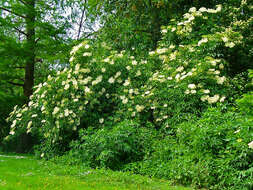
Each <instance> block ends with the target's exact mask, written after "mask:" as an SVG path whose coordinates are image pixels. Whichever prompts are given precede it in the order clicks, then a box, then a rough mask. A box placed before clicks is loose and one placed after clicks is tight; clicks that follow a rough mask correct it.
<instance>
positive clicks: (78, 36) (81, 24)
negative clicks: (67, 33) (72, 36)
mask: <svg viewBox="0 0 253 190" xmlns="http://www.w3.org/2000/svg"><path fill="white" fill-rule="evenodd" d="M84 13H85V7H84V8H83V11H82V16H81V20H80V23H79V29H78V34H77V39H79V38H80V34H81V29H82V26H83V17H84Z"/></svg>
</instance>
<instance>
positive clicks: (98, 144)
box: [70, 120, 154, 169]
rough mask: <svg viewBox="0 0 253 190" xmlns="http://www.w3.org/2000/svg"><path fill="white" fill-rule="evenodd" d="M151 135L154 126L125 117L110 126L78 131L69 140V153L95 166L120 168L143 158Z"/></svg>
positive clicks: (151, 137)
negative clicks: (75, 139) (70, 142)
mask: <svg viewBox="0 0 253 190" xmlns="http://www.w3.org/2000/svg"><path fill="white" fill-rule="evenodd" d="M153 137H154V130H152V129H147V128H144V127H141V126H139V124H138V123H137V122H134V121H129V120H126V121H123V122H121V123H118V124H117V125H116V126H112V127H110V126H108V127H104V128H103V129H98V130H94V129H87V130H82V131H80V140H77V141H74V142H73V143H72V150H71V152H70V154H71V155H72V156H73V157H75V158H77V157H78V158H79V159H80V160H81V161H82V162H84V163H87V164H88V165H89V166H91V167H94V168H95V167H106V168H111V169H119V168H121V167H122V166H123V165H124V164H126V163H130V162H136V161H139V160H142V159H143V157H144V155H145V151H146V150H147V149H148V148H149V147H150V144H151V141H152V139H153Z"/></svg>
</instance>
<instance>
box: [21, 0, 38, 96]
mask: <svg viewBox="0 0 253 190" xmlns="http://www.w3.org/2000/svg"><path fill="white" fill-rule="evenodd" d="M27 4H28V5H27V8H28V11H27V14H26V20H25V21H26V31H27V37H26V40H27V60H26V65H25V82H24V95H25V96H26V97H27V98H29V97H30V96H31V95H32V93H33V86H34V66H35V46H36V43H35V0H27Z"/></svg>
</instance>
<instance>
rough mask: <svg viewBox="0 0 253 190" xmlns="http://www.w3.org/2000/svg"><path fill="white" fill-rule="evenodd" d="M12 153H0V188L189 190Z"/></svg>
mask: <svg viewBox="0 0 253 190" xmlns="http://www.w3.org/2000/svg"><path fill="white" fill-rule="evenodd" d="M0 155H2V154H0ZM8 156H10V155H8ZM13 156H15V155H11V157H5V156H4V157H3V156H0V189H1V190H33V189H38V190H96V189H97V190H128V189H129V190H137V189H147V190H190V188H184V187H172V186H171V184H170V183H169V182H168V181H164V180H158V179H150V178H148V177H143V176H140V175H132V174H129V173H123V172H113V171H110V170H91V169H87V168H86V169H85V168H83V167H80V166H71V167H70V166H64V165H60V164H54V163H52V162H46V161H39V160H36V159H34V158H33V157H32V156H27V155H25V158H15V157H13Z"/></svg>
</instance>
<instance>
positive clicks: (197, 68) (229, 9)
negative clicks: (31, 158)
mask: <svg viewBox="0 0 253 190" xmlns="http://www.w3.org/2000/svg"><path fill="white" fill-rule="evenodd" d="M105 8H106V7H105ZM252 9H253V6H252V4H250V2H247V1H244V0H243V1H231V2H227V3H223V4H222V5H220V4H219V5H216V6H214V7H213V8H205V7H199V8H196V7H192V8H190V9H189V11H188V12H186V13H185V14H183V16H182V17H176V16H175V17H173V18H171V19H170V20H169V22H168V24H167V25H166V26H165V25H164V26H162V27H161V28H160V40H158V41H157V42H155V43H157V44H156V45H155V46H154V47H155V49H154V50H152V51H148V50H149V47H146V46H145V48H146V50H143V44H142V43H140V44H142V45H140V44H139V45H140V47H139V46H138V45H136V46H134V47H131V48H126V49H122V47H119V46H121V45H119V46H118V45H115V43H114V42H113V43H112V44H111V45H110V40H108V39H103V38H104V37H105V36H106V35H104V32H105V31H106V30H105V31H103V32H102V34H101V36H100V37H98V38H96V39H89V40H88V39H85V40H83V41H82V42H81V43H79V44H77V45H76V46H74V47H73V49H72V51H71V52H70V59H69V66H67V67H65V68H64V69H58V71H57V73H55V74H53V75H49V76H48V78H47V80H46V81H45V82H44V83H40V84H38V85H37V86H35V87H34V93H33V95H31V96H30V99H29V102H28V103H27V104H25V105H24V106H22V107H19V106H15V107H14V110H13V111H12V112H11V113H10V115H9V117H8V119H7V121H8V122H10V123H11V126H10V132H9V135H8V136H7V137H5V141H4V143H5V144H11V142H13V141H14V142H15V138H17V137H18V136H22V135H23V134H26V133H27V134H29V135H30V136H32V137H33V138H35V139H37V141H35V142H36V144H35V146H34V151H35V153H36V154H37V155H38V156H39V157H42V158H47V159H50V158H53V157H55V156H62V155H65V156H66V157H69V158H71V159H72V160H73V161H72V162H71V163H73V162H74V163H83V164H85V165H87V166H89V167H93V168H96V167H106V168H111V169H114V170H125V171H129V170H130V171H133V172H135V173H140V174H145V175H150V176H156V177H160V178H168V179H170V180H173V181H174V182H175V183H181V184H185V185H193V186H196V187H201V188H202V187H203V188H211V189H226V188H228V189H251V188H252V187H253V183H252V181H253V170H252V169H253V162H252V161H253V150H252V149H253V127H252V122H253V113H252V108H253V107H252V106H253V102H252V101H253V94H252V90H253V89H252V86H253V84H252V78H253V76H252V70H250V69H252V67H253V66H252V63H251V62H250V60H252V58H253V49H252V48H253V46H252V42H253V41H252V35H253V34H252V30H250V29H251V28H252V26H253V19H252V17H251V16H250V15H251V13H252ZM231 18H233V19H231ZM130 20H131V19H130ZM129 22H130V21H129ZM107 32H108V31H107ZM108 42H109V43H108ZM147 42H148V40H147ZM152 43H154V42H152ZM131 44H132V43H131ZM131 46H132V45H131ZM152 46H153V45H152Z"/></svg>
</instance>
